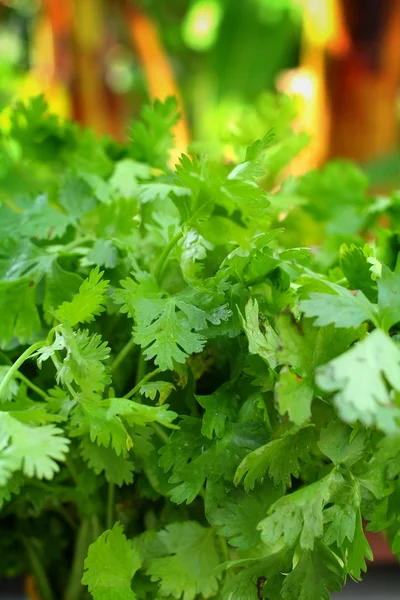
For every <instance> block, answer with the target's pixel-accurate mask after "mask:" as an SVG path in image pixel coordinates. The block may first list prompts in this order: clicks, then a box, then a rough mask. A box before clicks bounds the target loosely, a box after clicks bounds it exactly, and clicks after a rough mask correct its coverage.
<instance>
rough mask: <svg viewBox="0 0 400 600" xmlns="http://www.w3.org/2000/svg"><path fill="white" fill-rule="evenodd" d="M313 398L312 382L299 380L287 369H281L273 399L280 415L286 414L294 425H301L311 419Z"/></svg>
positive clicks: (306, 379)
mask: <svg viewBox="0 0 400 600" xmlns="http://www.w3.org/2000/svg"><path fill="white" fill-rule="evenodd" d="M313 398H314V389H313V386H312V382H311V381H310V380H309V379H308V378H301V377H300V376H299V375H296V374H295V373H293V372H292V371H290V370H289V369H287V368H284V369H282V371H281V372H280V376H279V382H278V383H277V384H276V387H275V399H276V402H277V404H278V407H279V412H280V414H281V415H284V414H286V413H287V414H288V415H289V419H290V420H291V421H292V423H294V424H295V425H302V424H303V423H305V422H306V421H308V420H309V419H310V417H311V403H312V400H313Z"/></svg>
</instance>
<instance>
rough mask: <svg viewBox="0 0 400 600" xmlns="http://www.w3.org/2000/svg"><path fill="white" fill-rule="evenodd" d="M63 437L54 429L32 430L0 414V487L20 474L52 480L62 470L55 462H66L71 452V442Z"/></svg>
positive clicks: (44, 426) (53, 427) (39, 428)
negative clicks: (12, 474)
mask: <svg viewBox="0 0 400 600" xmlns="http://www.w3.org/2000/svg"><path fill="white" fill-rule="evenodd" d="M61 433H62V430H61V429H59V428H58V427H55V426H54V425H43V426H42V427H31V426H30V425H25V424H24V423H21V422H20V421H18V420H17V419H15V418H14V417H12V416H10V415H9V414H8V413H6V412H0V448H1V451H0V474H1V475H2V478H0V481H1V483H0V485H5V483H6V482H7V479H8V477H9V476H10V475H11V473H12V472H13V471H17V470H22V471H23V473H24V474H25V475H26V476H27V477H37V478H39V479H51V478H52V477H53V475H54V473H56V472H57V471H58V470H59V465H58V464H57V462H56V461H62V460H64V458H65V455H66V453H67V452H68V445H69V440H68V439H66V438H65V437H63V436H62V435H60V434H61ZM7 465H8V466H7ZM1 469H3V470H1ZM4 469H5V471H4ZM7 469H8V475H7Z"/></svg>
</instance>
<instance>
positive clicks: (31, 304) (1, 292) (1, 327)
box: [0, 277, 40, 346]
mask: <svg viewBox="0 0 400 600" xmlns="http://www.w3.org/2000/svg"><path fill="white" fill-rule="evenodd" d="M35 294H36V286H35V283H34V282H33V281H32V280H31V279H29V277H27V278H22V279H16V280H15V281H0V312H1V314H2V318H1V319H0V344H1V345H2V346H7V345H8V344H9V342H11V340H12V339H13V338H16V339H17V340H18V341H19V342H21V343H23V342H27V341H29V340H31V339H32V337H33V334H34V333H36V332H38V331H39V330H40V317H39V313H38V309H37V306H36V302H35Z"/></svg>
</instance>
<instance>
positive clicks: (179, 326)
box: [114, 276, 231, 371]
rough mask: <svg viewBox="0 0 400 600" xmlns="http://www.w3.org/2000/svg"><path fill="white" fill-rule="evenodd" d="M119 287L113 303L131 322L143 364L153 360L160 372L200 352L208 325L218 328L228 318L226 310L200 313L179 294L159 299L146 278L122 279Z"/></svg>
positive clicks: (152, 283) (154, 286)
mask: <svg viewBox="0 0 400 600" xmlns="http://www.w3.org/2000/svg"><path fill="white" fill-rule="evenodd" d="M121 285H122V288H121V289H119V290H117V291H116V292H115V294H114V300H115V301H116V303H117V304H121V305H122V308H121V312H125V313H126V312H127V313H128V314H129V315H130V316H131V317H132V318H133V319H134V320H135V325H134V328H133V339H134V341H135V343H136V344H139V345H140V346H142V348H143V349H144V356H145V358H146V360H151V359H154V362H155V364H156V365H158V366H159V367H160V369H161V370H162V371H166V370H167V369H170V370H172V369H173V368H174V363H175V362H176V363H184V362H185V361H186V358H187V357H188V356H189V355H190V354H193V353H198V352H201V351H202V350H203V348H204V345H205V342H206V338H205V334H206V331H204V332H203V330H206V328H207V325H208V323H211V324H215V325H218V324H220V323H221V321H225V320H227V319H228V318H229V317H230V316H231V312H230V311H229V310H228V309H227V308H226V306H219V307H213V308H212V309H210V310H203V309H201V308H199V307H197V306H195V305H194V304H192V298H191V297H190V296H189V297H188V298H187V297H185V295H183V294H182V295H177V296H175V297H168V298H162V297H161V295H162V292H161V291H160V289H159V288H158V286H157V284H156V282H155V280H154V279H153V278H152V277H149V276H148V277H145V278H143V280H142V281H140V283H136V282H135V281H133V280H132V279H126V280H125V281H122V282H121ZM199 331H201V333H197V332H199Z"/></svg>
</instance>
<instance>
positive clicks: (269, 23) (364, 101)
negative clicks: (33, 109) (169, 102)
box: [0, 0, 400, 188]
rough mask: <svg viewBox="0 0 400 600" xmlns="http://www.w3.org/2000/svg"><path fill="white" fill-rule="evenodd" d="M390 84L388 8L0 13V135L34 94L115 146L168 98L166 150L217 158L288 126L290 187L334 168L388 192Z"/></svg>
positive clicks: (274, 3) (2, 6) (195, 2)
mask: <svg viewBox="0 0 400 600" xmlns="http://www.w3.org/2000/svg"><path fill="white" fill-rule="evenodd" d="M399 83H400V0H246V1H241V0H0V109H2V112H1V118H2V119H3V122H4V120H6V119H7V110H6V109H4V107H6V106H7V104H8V103H9V102H10V101H12V100H13V99H15V98H23V99H24V98H27V97H29V96H32V95H36V94H38V93H43V94H44V95H45V96H46V99H47V100H48V102H49V103H50V106H51V108H52V110H53V111H54V112H56V113H58V114H59V115H61V116H63V117H68V118H72V119H74V120H76V121H78V122H80V123H82V124H83V125H85V126H90V127H92V128H93V129H94V130H95V131H96V133H97V134H99V135H109V136H112V137H114V138H117V139H123V138H124V135H125V131H126V126H127V123H128V122H129V121H130V120H131V119H132V118H133V117H134V116H135V115H136V114H137V112H138V111H139V109H140V107H141V105H142V104H143V101H144V100H147V99H149V98H151V99H153V98H155V97H159V98H165V97H166V96H168V95H170V94H174V95H177V96H178V97H179V99H180V104H181V113H182V120H181V123H180V124H179V125H178V127H177V129H176V132H175V133H176V140H177V147H178V151H181V150H185V149H186V148H187V146H188V144H189V143H190V142H192V143H193V141H194V140H195V141H196V142H197V143H201V142H204V141H205V140H207V144H208V147H211V146H210V144H214V146H213V147H215V149H216V151H218V150H219V151H223V152H224V154H225V155H226V156H227V158H229V153H230V151H231V150H230V142H232V140H234V139H235V138H240V137H241V136H248V137H249V140H251V139H253V138H254V137H259V136H260V135H262V134H263V133H264V132H265V130H267V129H269V128H270V127H275V128H278V129H279V128H282V127H284V128H285V127H287V126H288V124H290V125H291V126H292V127H293V128H294V130H295V131H296V132H297V133H299V132H304V133H305V134H309V135H310V136H311V143H310V145H309V146H308V147H307V149H306V150H304V151H303V152H302V153H301V154H300V156H299V157H298V158H297V159H296V160H295V161H294V162H293V165H292V167H291V170H292V172H293V173H294V174H299V173H302V172H304V171H305V170H307V169H309V168H312V167H315V166H318V165H320V164H322V163H323V162H324V161H326V160H327V159H328V158H331V157H338V156H340V157H345V158H351V159H354V160H356V161H358V162H360V163H361V164H363V165H364V166H365V169H366V170H367V171H368V173H369V174H370V176H371V178H372V183H373V185H374V186H376V187H377V188H386V187H388V186H390V187H391V186H392V185H394V184H397V183H398V182H400V149H399V135H398V122H399V113H400V111H399V100H398V99H399ZM277 92H280V93H283V94H285V95H286V96H288V98H286V97H281V96H277ZM3 109H4V110H3ZM282 114H284V115H285V118H284V119H282ZM278 115H279V118H278ZM244 122H245V123H246V127H243V126H242V124H243V123H244ZM246 141H247V140H245V139H244V140H243V142H246ZM294 144H297V145H300V146H303V145H304V146H305V145H306V138H305V137H304V136H301V135H300V136H296V142H294ZM294 154H296V152H294Z"/></svg>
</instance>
